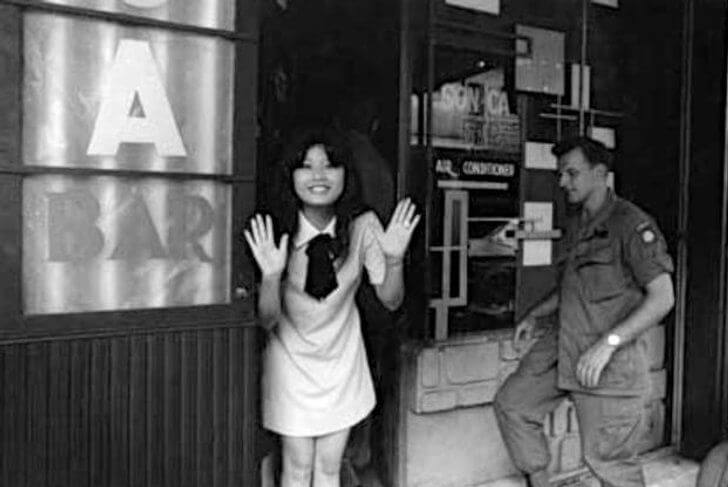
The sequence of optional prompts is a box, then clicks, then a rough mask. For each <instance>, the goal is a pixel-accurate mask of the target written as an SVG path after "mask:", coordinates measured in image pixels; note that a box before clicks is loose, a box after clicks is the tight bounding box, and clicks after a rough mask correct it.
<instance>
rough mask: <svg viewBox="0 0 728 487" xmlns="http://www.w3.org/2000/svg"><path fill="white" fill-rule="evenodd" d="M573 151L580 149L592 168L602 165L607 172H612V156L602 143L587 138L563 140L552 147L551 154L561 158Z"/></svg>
mask: <svg viewBox="0 0 728 487" xmlns="http://www.w3.org/2000/svg"><path fill="white" fill-rule="evenodd" d="M574 149H581V152H582V153H583V154H584V157H585V158H586V160H587V162H588V163H589V164H590V165H591V166H592V167H593V166H596V165H597V164H603V165H604V166H605V167H606V168H607V171H611V170H612V154H610V153H609V149H607V146H605V145H604V144H603V143H601V142H599V141H598V140H594V139H591V138H589V137H572V138H570V139H564V140H562V141H561V142H559V143H557V144H556V145H554V147H553V148H552V149H551V153H552V154H553V155H555V156H556V157H561V156H563V155H564V154H566V153H567V152H571V151H572V150H574Z"/></svg>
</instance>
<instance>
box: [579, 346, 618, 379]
mask: <svg viewBox="0 0 728 487" xmlns="http://www.w3.org/2000/svg"><path fill="white" fill-rule="evenodd" d="M616 349H617V347H615V346H613V345H609V344H607V341H606V340H604V339H602V340H599V341H598V342H596V343H595V344H594V345H592V346H591V347H590V348H589V349H588V350H587V351H586V352H584V353H583V354H582V355H581V357H579V362H577V364H576V379H577V380H578V381H579V383H580V384H581V385H582V386H584V387H596V386H597V385H598V384H599V378H600V377H601V375H602V371H603V370H604V367H606V366H607V364H608V363H609V361H610V360H611V359H612V354H613V353H614V351H615V350H616Z"/></svg>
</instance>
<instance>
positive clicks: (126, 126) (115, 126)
mask: <svg viewBox="0 0 728 487" xmlns="http://www.w3.org/2000/svg"><path fill="white" fill-rule="evenodd" d="M107 80H108V81H107V83H106V87H105V88H104V94H103V99H102V101H101V108H100V110H99V116H98V117H97V118H96V124H95V126H94V131H93V135H92V136H91V142H90V143H89V146H88V149H87V151H86V153H87V154H88V155H90V156H115V155H116V153H117V152H118V150H119V145H120V144H121V143H122V142H129V143H152V144H154V145H155V147H156V149H157V153H158V154H159V155H160V156H163V157H169V156H178V157H183V156H186V155H187V151H185V148H184V145H183V144H182V137H180V134H179V129H178V128H177V124H176V122H175V120H174V115H173V114H172V109H171V108H170V106H169V99H168V98H167V93H166V92H165V90H164V86H163V85H162V81H161V79H160V77H159V71H158V70H157V66H156V63H155V62H154V57H153V56H152V49H151V47H150V46H149V43H148V42H144V41H136V40H131V39H122V40H121V41H120V42H119V47H118V49H117V51H116V57H115V58H114V63H113V65H112V67H111V69H110V70H109V74H108V76H107ZM135 102H136V103H135ZM137 104H138V105H139V106H138V108H140V109H141V110H142V111H143V115H142V116H138V115H137V114H136V113H135V112H134V110H133V108H134V107H135V106H136V105H137Z"/></svg>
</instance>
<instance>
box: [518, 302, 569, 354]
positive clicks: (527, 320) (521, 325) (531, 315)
mask: <svg viewBox="0 0 728 487" xmlns="http://www.w3.org/2000/svg"><path fill="white" fill-rule="evenodd" d="M558 307H559V293H558V291H557V290H554V291H552V292H551V293H550V294H548V295H547V296H546V297H545V298H544V299H543V300H541V301H539V302H538V303H537V304H536V305H535V306H534V307H533V308H531V309H530V310H529V311H528V313H526V316H525V317H524V318H523V319H522V320H521V321H520V322H518V324H516V328H515V330H513V348H514V349H515V350H516V351H517V352H519V353H520V352H521V351H522V350H523V349H524V348H525V347H526V345H527V344H528V342H529V341H531V339H532V338H533V329H534V328H535V327H536V319H538V318H541V317H543V316H548V315H550V314H552V313H553V312H555V311H556V310H557V309H558Z"/></svg>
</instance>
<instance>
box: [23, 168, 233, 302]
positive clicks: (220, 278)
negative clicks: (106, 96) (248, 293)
mask: <svg viewBox="0 0 728 487" xmlns="http://www.w3.org/2000/svg"><path fill="white" fill-rule="evenodd" d="M230 220H231V187H230V186H229V185H226V184H221V183H216V182H211V181H183V182H173V181H167V180H161V179H156V178H149V179H144V180H128V179H119V178H115V177H67V176H57V175H43V176H32V177H28V178H26V179H25V180H24V184H23V291H24V292H23V303H24V311H25V313H27V314H42V313H66V312H79V311H103V310H123V309H136V308H157V307H168V306H186V305H203V304H215V303H226V302H229V295H230V292H229V286H230V285H229V281H230V277H229V276H230V255H231V252H230V231H229V228H230Z"/></svg>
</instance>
